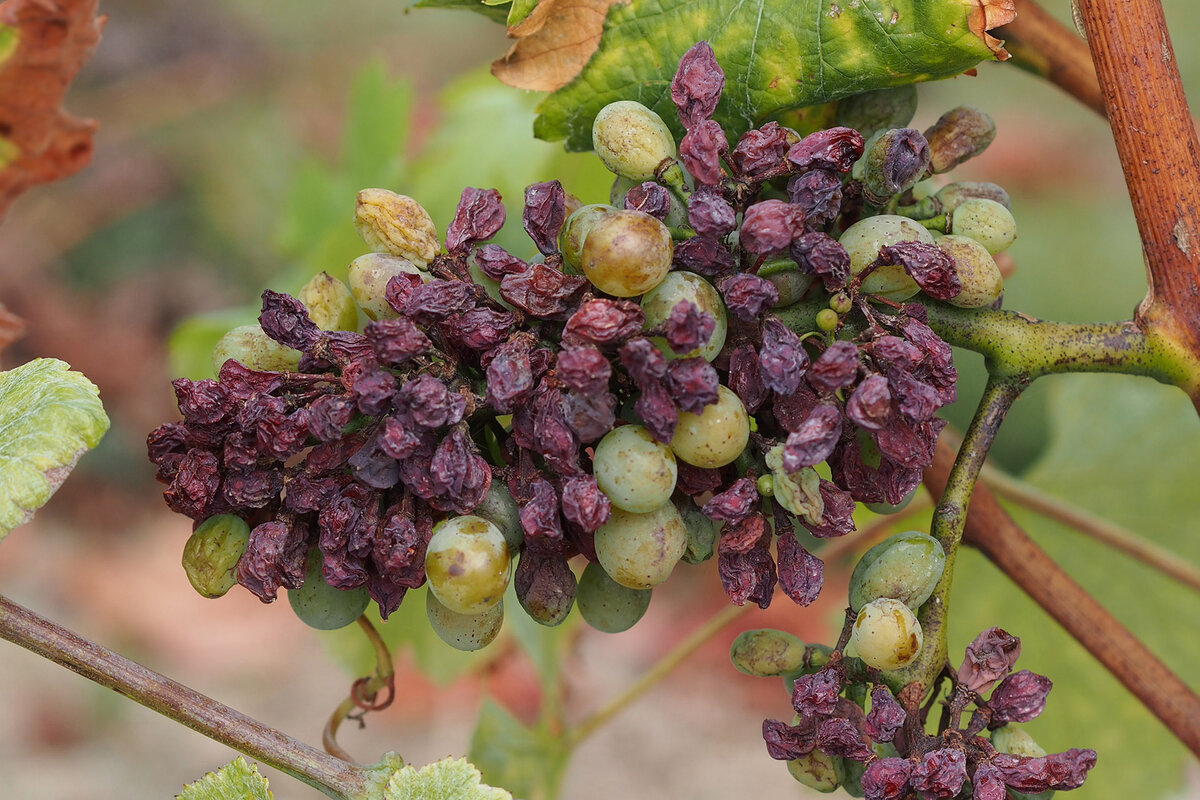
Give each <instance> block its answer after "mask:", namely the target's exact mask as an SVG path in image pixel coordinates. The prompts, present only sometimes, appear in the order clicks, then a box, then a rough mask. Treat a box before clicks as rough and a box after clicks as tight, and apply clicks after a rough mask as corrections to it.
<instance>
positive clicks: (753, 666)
mask: <svg viewBox="0 0 1200 800" xmlns="http://www.w3.org/2000/svg"><path fill="white" fill-rule="evenodd" d="M729 660H730V661H732V662H733V666H734V667H736V668H737V670H738V671H739V672H744V673H746V674H747V675H754V676H755V677H758V678H766V677H769V676H771V675H785V674H787V673H789V672H795V671H796V670H797V669H799V668H800V667H801V666H803V665H804V642H802V641H801V640H800V639H799V637H796V636H793V635H792V634H790V633H788V632H787V631H777V630H774V629H773V628H761V629H759V630H752V631H742V632H741V633H740V634H738V637H737V638H736V639H734V640H733V644H732V645H730V647H729Z"/></svg>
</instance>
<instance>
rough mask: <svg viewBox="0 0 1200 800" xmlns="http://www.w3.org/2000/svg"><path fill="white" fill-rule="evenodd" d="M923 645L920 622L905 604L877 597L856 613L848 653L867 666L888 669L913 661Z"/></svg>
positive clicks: (888, 598)
mask: <svg viewBox="0 0 1200 800" xmlns="http://www.w3.org/2000/svg"><path fill="white" fill-rule="evenodd" d="M923 644H924V636H923V634H922V633H921V623H919V622H917V617H916V615H915V614H913V612H912V611H911V610H910V609H909V607H908V606H906V605H904V603H901V602H900V601H899V600H893V599H892V598H890V597H881V598H879V599H878V600H873V601H871V602H870V603H867V604H866V605H864V606H863V607H862V610H861V611H859V612H858V618H857V619H855V620H854V629H853V632H852V633H851V634H850V644H849V649H848V652H850V654H851V655H854V656H857V657H858V658H860V659H862V661H863V663H865V664H866V665H867V666H869V667H874V668H875V669H882V670H892V669H900V668H901V667H904V666H907V665H909V664H911V663H912V662H913V661H915V660H916V658H917V656H918V655H919V654H920V652H921V646H922V645H923Z"/></svg>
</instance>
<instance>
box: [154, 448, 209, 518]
mask: <svg viewBox="0 0 1200 800" xmlns="http://www.w3.org/2000/svg"><path fill="white" fill-rule="evenodd" d="M220 482H221V470H220V465H219V464H218V463H217V457H216V456H214V455H213V454H212V453H210V452H208V451H207V450H201V449H200V448H198V447H193V448H192V449H191V450H188V451H187V454H186V455H184V457H183V459H182V460H181V461H180V462H179V469H178V472H177V473H176V475H175V479H174V480H172V481H171V485H170V486H168V487H167V490H166V491H165V492H163V499H164V500H166V501H167V507H168V508H170V509H171V510H172V511H174V512H175V513H177V514H183V515H184V516H186V517H191V518H192V519H195V520H202V519H206V518H207V517H210V516H212V515H211V514H210V513H208V509H209V505H210V504H211V503H212V501H213V498H214V497H216V494H217V487H218V486H219V485H220Z"/></svg>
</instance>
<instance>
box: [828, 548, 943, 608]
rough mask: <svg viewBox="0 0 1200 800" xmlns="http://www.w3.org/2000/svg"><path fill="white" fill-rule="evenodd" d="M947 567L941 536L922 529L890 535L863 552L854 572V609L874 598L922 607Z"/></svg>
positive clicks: (851, 584) (851, 586)
mask: <svg viewBox="0 0 1200 800" xmlns="http://www.w3.org/2000/svg"><path fill="white" fill-rule="evenodd" d="M945 566H946V554H945V552H944V551H943V550H942V546H941V544H939V543H938V540H937V539H934V538H933V537H932V536H930V535H929V534H926V533H921V532H919V531H907V532H906V533H897V534H895V535H893V536H889V537H888V538H887V539H885V540H883V541H882V542H880V543H879V544H877V545H875V546H874V547H872V548H871V549H870V550H868V551H867V552H865V553H863V555H862V558H861V559H859V561H858V564H857V565H855V567H854V572H853V573H852V574H851V575H850V608H851V609H853V610H855V611H858V610H859V609H860V608H862V607H863V606H865V605H866V604H867V603H869V602H871V601H872V600H877V599H879V598H881V597H890V598H892V599H893V600H899V601H900V602H901V603H903V604H904V605H906V606H908V607H909V608H920V607H921V604H922V603H924V602H925V601H926V600H928V599H929V596H930V595H931V594H933V589H934V587H935V586H937V582H938V581H939V580H941V577H942V570H943V568H944V567H945Z"/></svg>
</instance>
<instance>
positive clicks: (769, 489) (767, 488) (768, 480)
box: [754, 474, 775, 497]
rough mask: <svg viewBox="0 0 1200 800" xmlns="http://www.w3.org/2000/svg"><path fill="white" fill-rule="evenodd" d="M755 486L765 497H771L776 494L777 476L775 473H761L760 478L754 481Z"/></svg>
mask: <svg viewBox="0 0 1200 800" xmlns="http://www.w3.org/2000/svg"><path fill="white" fill-rule="evenodd" d="M754 488H755V489H757V490H758V493H759V494H761V495H762V496H763V497H771V496H772V495H774V494H775V477H774V476H773V475H770V474H767V475H759V476H758V480H757V481H755V482H754Z"/></svg>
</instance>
